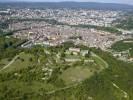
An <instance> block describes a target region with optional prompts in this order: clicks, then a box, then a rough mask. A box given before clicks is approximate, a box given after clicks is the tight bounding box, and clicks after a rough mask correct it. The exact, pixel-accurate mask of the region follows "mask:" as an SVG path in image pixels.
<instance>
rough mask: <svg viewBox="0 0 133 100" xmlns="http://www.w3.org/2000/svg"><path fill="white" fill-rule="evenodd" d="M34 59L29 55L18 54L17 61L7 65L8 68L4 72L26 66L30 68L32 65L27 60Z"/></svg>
mask: <svg viewBox="0 0 133 100" xmlns="http://www.w3.org/2000/svg"><path fill="white" fill-rule="evenodd" d="M30 58H32V59H34V56H33V55H31V54H25V53H24V52H22V53H20V54H19V56H18V57H17V59H16V60H15V61H14V62H13V63H12V64H11V65H9V67H8V68H6V69H4V71H5V72H10V71H17V70H20V69H23V68H26V67H28V66H32V65H33V64H34V63H33V62H32V61H30V60H29V59H30Z"/></svg>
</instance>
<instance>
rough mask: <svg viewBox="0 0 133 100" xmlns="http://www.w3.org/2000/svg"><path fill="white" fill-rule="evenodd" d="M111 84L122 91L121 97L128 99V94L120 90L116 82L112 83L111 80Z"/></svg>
mask: <svg viewBox="0 0 133 100" xmlns="http://www.w3.org/2000/svg"><path fill="white" fill-rule="evenodd" d="M112 85H113V86H114V87H115V88H117V89H119V90H120V91H121V92H122V93H123V97H124V98H126V99H127V100H129V96H128V93H127V92H125V91H124V90H122V89H121V88H120V87H119V86H118V85H116V84H115V83H113V82H112Z"/></svg>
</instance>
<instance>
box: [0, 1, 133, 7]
mask: <svg viewBox="0 0 133 100" xmlns="http://www.w3.org/2000/svg"><path fill="white" fill-rule="evenodd" d="M62 2H68V3H69V2H74V3H101V4H120V5H129V6H133V4H127V3H115V2H93V1H92V2H91V1H0V3H62Z"/></svg>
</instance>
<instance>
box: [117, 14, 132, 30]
mask: <svg viewBox="0 0 133 100" xmlns="http://www.w3.org/2000/svg"><path fill="white" fill-rule="evenodd" d="M116 27H118V28H121V29H126V30H132V29H133V17H132V16H131V17H130V16H129V17H127V18H126V19H123V20H120V21H118V24H117V25H116Z"/></svg>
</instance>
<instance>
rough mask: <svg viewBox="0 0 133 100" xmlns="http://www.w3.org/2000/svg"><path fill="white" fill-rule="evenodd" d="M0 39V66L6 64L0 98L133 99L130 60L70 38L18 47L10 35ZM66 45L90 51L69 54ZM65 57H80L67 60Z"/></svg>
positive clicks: (1, 99) (26, 99) (20, 99)
mask: <svg viewBox="0 0 133 100" xmlns="http://www.w3.org/2000/svg"><path fill="white" fill-rule="evenodd" d="M0 40H1V41H0V48H1V49H0V50H2V49H3V51H1V52H2V54H4V55H5V56H3V55H2V54H1V56H0V57H1V59H0V66H1V67H2V68H3V67H4V66H6V65H8V67H6V68H5V69H3V70H1V69H2V68H1V69H0V100H11V99H13V100H42V99H44V100H63V99H68V100H87V99H89V100H132V99H133V87H132V84H133V79H132V76H133V67H132V66H133V63H126V62H122V61H119V60H117V59H115V58H114V57H113V56H112V55H111V54H110V53H107V52H103V51H102V50H100V49H95V48H88V47H85V46H82V45H80V46H75V45H74V44H72V43H71V42H67V43H64V44H62V45H61V46H57V47H42V46H33V47H32V48H25V49H22V48H20V47H19V46H14V45H15V44H16V43H18V41H20V40H18V39H15V38H12V37H11V36H10V37H1V38H0ZM10 42H11V43H10ZM70 47H75V48H81V49H83V50H89V51H90V52H91V53H89V56H82V55H80V54H79V53H77V54H72V53H69V48H70ZM8 49H9V51H8ZM10 50H13V51H14V52H11V51H10ZM10 52H11V54H12V55H11V54H10ZM14 58H15V59H14ZM66 58H67V59H69V58H71V59H75V58H78V59H80V61H74V62H67V61H65V59H66ZM11 62H12V63H11Z"/></svg>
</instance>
